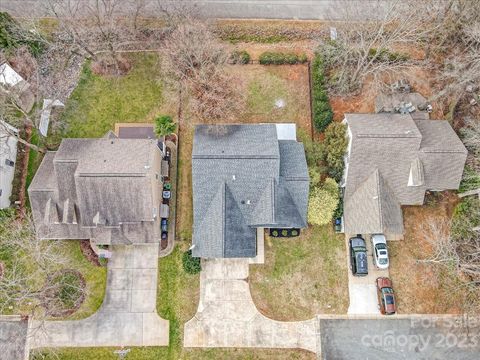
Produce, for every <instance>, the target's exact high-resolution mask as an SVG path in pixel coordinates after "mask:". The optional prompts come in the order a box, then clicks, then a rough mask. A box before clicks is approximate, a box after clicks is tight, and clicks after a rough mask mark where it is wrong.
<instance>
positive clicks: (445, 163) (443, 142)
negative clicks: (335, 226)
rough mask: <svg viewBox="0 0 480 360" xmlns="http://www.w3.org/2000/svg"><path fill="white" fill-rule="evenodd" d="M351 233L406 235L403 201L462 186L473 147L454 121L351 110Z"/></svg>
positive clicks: (347, 178) (345, 183) (346, 184)
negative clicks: (466, 143)
mask: <svg viewBox="0 0 480 360" xmlns="http://www.w3.org/2000/svg"><path fill="white" fill-rule="evenodd" d="M344 123H345V124H346V125H347V126H348V131H347V134H348V139H349V140H348V149H347V154H346V156H345V171H344V176H343V180H342V184H341V185H342V187H343V188H344V222H345V232H346V233H349V234H357V233H359V234H365V233H384V234H386V236H387V238H389V239H398V238H402V236H403V232H404V228H403V215H402V209H401V206H402V205H422V204H423V201H424V197H425V192H426V191H427V190H430V191H441V190H447V189H458V187H459V185H460V180H461V178H462V173H463V167H464V165H465V161H466V158H467V150H466V149H465V146H464V145H463V144H462V142H461V141H460V139H459V138H458V136H457V135H456V134H455V132H454V131H453V129H452V128H451V126H450V124H449V123H448V122H447V121H442V120H414V119H413V118H412V116H411V115H410V114H389V113H383V114H345V119H344Z"/></svg>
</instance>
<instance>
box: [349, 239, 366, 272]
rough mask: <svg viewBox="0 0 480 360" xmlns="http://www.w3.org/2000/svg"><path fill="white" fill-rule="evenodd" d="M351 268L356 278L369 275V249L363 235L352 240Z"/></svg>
mask: <svg viewBox="0 0 480 360" xmlns="http://www.w3.org/2000/svg"><path fill="white" fill-rule="evenodd" d="M349 243H350V266H351V267H352V274H353V275H355V276H366V275H368V261H367V247H366V244H365V239H364V238H362V235H360V234H357V236H355V237H352V238H350V241H349Z"/></svg>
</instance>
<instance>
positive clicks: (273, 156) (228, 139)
mask: <svg viewBox="0 0 480 360" xmlns="http://www.w3.org/2000/svg"><path fill="white" fill-rule="evenodd" d="M192 177H193V218H194V228H193V243H194V244H195V247H194V248H193V255H194V256H198V257H206V258H218V257H253V256H255V255H256V230H255V228H256V227H271V226H283V227H305V226H306V212H307V202H308V185H309V179H308V171H307V165H306V160H305V152H304V149H303V145H302V144H300V143H297V142H296V141H292V140H289V141H279V140H278V139H277V133H276V127H275V125H273V124H258V125H222V126H220V127H219V129H217V128H216V127H215V126H209V125H199V126H197V127H196V128H195V136H194V142H193V154H192Z"/></svg>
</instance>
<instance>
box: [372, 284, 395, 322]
mask: <svg viewBox="0 0 480 360" xmlns="http://www.w3.org/2000/svg"><path fill="white" fill-rule="evenodd" d="M376 283H377V296H378V305H379V306H380V312H381V313H382V314H383V315H393V314H395V313H396V312H397V307H396V305H395V294H394V292H393V285H392V280H390V279H389V278H388V277H379V278H377V280H376Z"/></svg>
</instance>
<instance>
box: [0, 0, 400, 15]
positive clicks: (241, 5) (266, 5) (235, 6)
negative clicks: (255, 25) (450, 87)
mask: <svg viewBox="0 0 480 360" xmlns="http://www.w3.org/2000/svg"><path fill="white" fill-rule="evenodd" d="M77 1H80V2H88V1H89V0H77ZM90 1H91V0H90ZM380 1H381V2H384V3H386V2H388V1H391V0H380ZM160 2H162V3H164V4H169V3H170V4H179V3H192V4H195V5H196V6H197V7H198V9H199V11H200V13H202V14H204V15H206V16H208V17H212V18H239V19H241V18H257V19H302V20H327V19H330V20H338V19H339V14H340V13H341V11H340V9H341V8H342V7H345V6H346V4H348V6H354V7H355V8H357V9H359V10H362V9H365V8H366V7H368V6H366V5H367V4H368V3H373V4H375V3H377V2H378V0H160ZM47 3H48V0H0V10H2V11H8V12H10V13H11V14H12V15H14V16H18V17H25V16H48V15H49V12H48V11H47V9H46V4H47ZM158 3H159V0H145V4H146V10H145V14H148V16H156V15H160V12H159V10H158V9H159V8H158ZM121 4H122V5H121V9H122V10H124V11H127V9H128V7H129V6H130V5H129V4H131V1H130V2H128V1H126V0H125V1H122V2H121ZM381 7H382V6H379V9H377V11H373V12H372V11H370V10H369V11H364V12H363V15H362V16H363V17H364V18H365V19H367V18H372V17H374V16H377V15H378V14H380V13H381Z"/></svg>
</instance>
